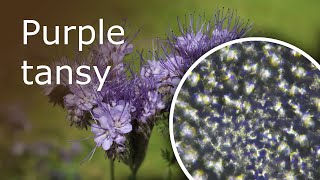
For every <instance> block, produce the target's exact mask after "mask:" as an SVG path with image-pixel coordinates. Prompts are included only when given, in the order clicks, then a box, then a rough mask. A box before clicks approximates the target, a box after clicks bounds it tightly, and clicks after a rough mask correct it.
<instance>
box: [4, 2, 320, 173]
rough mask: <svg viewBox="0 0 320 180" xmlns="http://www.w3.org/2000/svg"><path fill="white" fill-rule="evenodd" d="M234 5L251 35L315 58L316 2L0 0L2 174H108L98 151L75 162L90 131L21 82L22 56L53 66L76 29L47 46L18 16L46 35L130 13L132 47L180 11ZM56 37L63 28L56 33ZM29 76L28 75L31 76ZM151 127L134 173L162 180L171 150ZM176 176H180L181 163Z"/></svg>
mask: <svg viewBox="0 0 320 180" xmlns="http://www.w3.org/2000/svg"><path fill="white" fill-rule="evenodd" d="M221 7H225V8H231V9H234V10H237V13H238V15H240V16H241V17H242V18H245V19H247V18H248V19H250V20H251V21H253V22H254V26H253V28H252V30H251V31H250V32H249V34H248V36H265V37H270V38H276V39H280V40H283V41H286V42H288V43H291V44H293V45H295V46H297V47H299V48H300V49H302V50H304V51H305V52H307V53H308V54H310V55H311V56H312V57H314V58H315V59H316V60H317V59H320V50H319V46H320V35H319V34H320V23H319V22H320V13H319V8H320V1H319V0H308V1H302V0H300V1H298V0H282V1H278V0H269V1H256V0H241V1H240V0H229V1H222V0H221V1H216V0H205V1H185V0H176V1H172V0H161V1H150V0H136V1H130V0H126V1H124V0H123V1H107V0H97V1H91V2H89V1H83V2H80V1H73V0H72V1H35V0H30V1H20V2H18V1H2V2H1V11H0V14H1V17H2V26H1V29H0V31H1V33H0V34H1V44H0V46H1V55H2V58H1V66H0V83H1V85H0V87H1V93H0V174H1V177H2V178H7V179H102V177H105V178H104V179H108V177H109V172H108V170H109V167H108V166H109V163H108V160H105V159H104V154H103V152H102V150H98V151H97V152H96V153H95V155H94V156H93V158H92V160H91V161H89V162H86V163H84V164H82V165H80V162H81V160H82V159H83V158H84V157H85V156H86V155H87V154H88V153H89V152H90V151H91V150H92V148H93V147H94V143H93V141H92V140H89V141H79V142H72V143H71V142H70V141H69V140H75V139H81V138H85V137H89V136H90V135H91V133H90V132H85V131H79V130H78V129H76V128H73V127H69V123H68V122H67V121H66V119H65V115H66V113H65V112H64V111H63V110H62V109H61V108H59V107H53V106H52V104H49V103H48V99H47V98H46V97H45V96H44V95H43V94H42V89H41V88H40V87H38V86H36V85H34V86H27V85H25V84H23V81H22V71H21V68H20V66H21V65H22V60H27V61H28V63H29V64H32V65H35V66H36V65H40V64H45V65H49V64H51V63H52V62H53V61H54V60H55V59H56V58H59V57H61V56H68V57H71V58H72V57H73V56H74V54H75V52H76V51H77V34H76V33H72V34H70V38H69V45H59V46H47V45H45V44H44V43H43V41H42V34H40V33H39V34H38V35H36V36H34V37H31V38H29V39H28V45H27V46H24V45H23V42H22V40H23V39H22V32H23V31H22V30H23V29H22V23H23V19H35V20H37V21H38V22H39V23H40V25H47V26H48V27H49V29H51V31H50V30H49V33H50V32H51V35H49V38H50V37H51V38H52V37H53V31H52V29H53V27H54V26H55V25H60V26H61V27H62V26H63V25H85V24H91V25H93V26H95V27H97V24H98V19H99V18H103V19H104V23H105V26H106V28H107V27H109V25H113V24H120V23H121V22H122V19H123V18H126V19H127V22H128V28H129V29H130V31H132V32H134V31H136V30H138V29H141V32H140V33H139V35H138V37H137V38H136V39H135V41H134V42H133V43H134V46H135V47H136V50H138V49H141V48H145V49H150V48H151V44H152V40H153V39H154V38H156V37H159V38H164V37H165V34H166V33H167V32H168V30H169V28H172V29H173V30H175V31H177V29H178V28H177V27H178V26H177V21H176V19H177V16H180V17H184V15H185V14H189V13H195V14H205V15H206V17H207V18H208V19H209V18H210V17H211V16H212V14H213V12H214V10H216V9H217V8H221ZM61 35H63V34H62V32H61ZM30 76H31V75H30ZM159 131H160V130H159V128H155V129H154V131H153V134H152V138H151V141H150V144H149V149H148V153H147V157H146V160H145V161H144V163H143V165H142V167H141V169H140V170H139V172H138V179H151V178H153V179H165V178H166V177H167V171H168V170H167V162H166V161H165V160H164V159H163V158H162V157H161V150H160V149H164V148H170V142H169V140H168V139H166V138H162V136H161V135H160V134H161V133H160V132H159ZM173 172H174V173H173V174H174V178H178V177H184V176H183V174H182V172H181V170H180V169H179V167H178V166H176V167H173ZM129 174H130V171H129V169H128V168H127V167H126V166H124V165H123V164H121V163H116V178H117V179H125V178H126V177H128V176H129Z"/></svg>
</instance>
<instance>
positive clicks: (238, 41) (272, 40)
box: [169, 37, 320, 180]
mask: <svg viewBox="0 0 320 180" xmlns="http://www.w3.org/2000/svg"><path fill="white" fill-rule="evenodd" d="M249 41H251V42H252V41H253V42H256V41H258V42H269V43H274V44H278V45H282V46H286V47H287V48H290V49H293V50H295V51H297V52H298V53H300V54H301V55H302V56H304V57H305V58H307V59H308V60H309V61H311V63H312V64H314V65H315V66H316V67H317V68H318V69H319V70H320V65H319V63H318V62H317V61H316V60H315V59H313V58H312V57H311V56H310V55H308V54H307V53H306V52H304V51H303V50H301V49H299V48H298V47H296V46H294V45H292V44H289V43H287V42H284V41H281V40H277V39H272V38H266V37H247V38H241V39H236V40H232V41H228V42H226V43H224V44H221V45H219V46H217V47H215V48H213V49H211V50H210V51H208V52H206V53H205V54H204V55H202V56H201V57H200V58H199V59H198V60H197V61H196V62H195V63H193V64H192V66H191V67H190V68H189V69H188V71H187V72H186V73H185V74H184V76H183V77H182V79H181V81H180V82H179V85H178V87H177V89H176V91H175V93H174V95H173V99H172V103H171V107H170V114H169V133H170V141H171V146H172V149H173V152H174V155H175V157H176V159H177V161H178V164H179V166H180V168H181V169H182V171H183V172H184V174H185V175H186V176H187V177H188V179H190V180H193V177H192V176H191V174H190V173H189V172H188V170H187V169H186V167H185V166H184V164H183V162H182V160H181V158H180V156H179V153H178V151H177V147H176V142H175V141H174V134H173V113H174V108H175V104H176V101H177V98H178V95H179V92H180V89H181V87H182V85H183V84H184V82H185V81H186V79H187V78H188V76H189V75H190V74H191V72H192V70H193V69H194V68H196V67H197V66H198V64H199V63H200V62H202V61H203V60H204V59H205V58H206V57H208V56H210V55H211V54H213V53H214V52H216V51H218V50H220V49H222V48H225V47H227V46H230V45H233V44H237V43H242V42H249Z"/></svg>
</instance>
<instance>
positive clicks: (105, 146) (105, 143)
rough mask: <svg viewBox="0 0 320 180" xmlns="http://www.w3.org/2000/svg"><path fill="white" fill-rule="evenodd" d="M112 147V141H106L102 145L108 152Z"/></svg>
mask: <svg viewBox="0 0 320 180" xmlns="http://www.w3.org/2000/svg"><path fill="white" fill-rule="evenodd" d="M111 145H112V139H105V140H104V141H103V143H102V148H103V149H104V150H106V151H107V150H109V149H110V147H111Z"/></svg>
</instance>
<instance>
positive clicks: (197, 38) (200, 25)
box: [148, 9, 251, 93]
mask: <svg viewBox="0 0 320 180" xmlns="http://www.w3.org/2000/svg"><path fill="white" fill-rule="evenodd" d="M186 21H188V19H187V18H186ZM178 22H179V29H180V33H179V34H178V35H177V34H175V33H173V32H172V33H171V34H170V35H169V36H168V38H167V41H166V44H167V46H166V47H164V46H162V47H163V50H164V56H163V57H157V59H158V60H159V61H160V63H156V62H148V64H149V67H150V69H151V70H150V72H156V74H154V76H156V77H157V79H160V80H161V83H165V84H166V85H167V86H170V87H171V92H172V93H173V92H174V91H175V88H176V86H177V85H178V83H179V82H180V79H181V78H182V76H183V75H184V74H185V73H186V71H187V70H188V69H189V68H190V67H191V65H192V64H193V63H194V62H195V61H196V60H198V59H199V58H200V57H201V56H202V55H203V54H205V53H206V52H207V51H209V50H210V49H212V48H214V47H216V46H218V45H220V44H223V43H225V42H227V41H231V40H234V39H239V38H241V37H243V36H244V35H245V34H246V32H248V30H249V29H250V28H251V23H249V21H244V20H242V19H240V18H239V16H237V15H235V13H234V11H232V10H229V9H228V10H227V12H226V13H225V12H224V9H222V10H221V11H220V10H218V11H217V13H216V14H215V15H214V17H213V22H212V21H204V20H203V18H202V17H199V18H198V19H197V20H195V19H194V17H193V16H190V17H189V23H188V24H187V23H186V24H185V25H182V24H180V21H178ZM168 49H169V50H168ZM159 66H161V67H159ZM163 69H164V70H163ZM152 70H157V71H152ZM158 71H160V72H161V73H158ZM149 76H150V75H149Z"/></svg>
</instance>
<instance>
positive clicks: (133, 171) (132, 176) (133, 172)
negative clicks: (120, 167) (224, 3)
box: [130, 169, 137, 180]
mask: <svg viewBox="0 0 320 180" xmlns="http://www.w3.org/2000/svg"><path fill="white" fill-rule="evenodd" d="M136 179H137V170H136V169H131V178H130V180H136Z"/></svg>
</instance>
